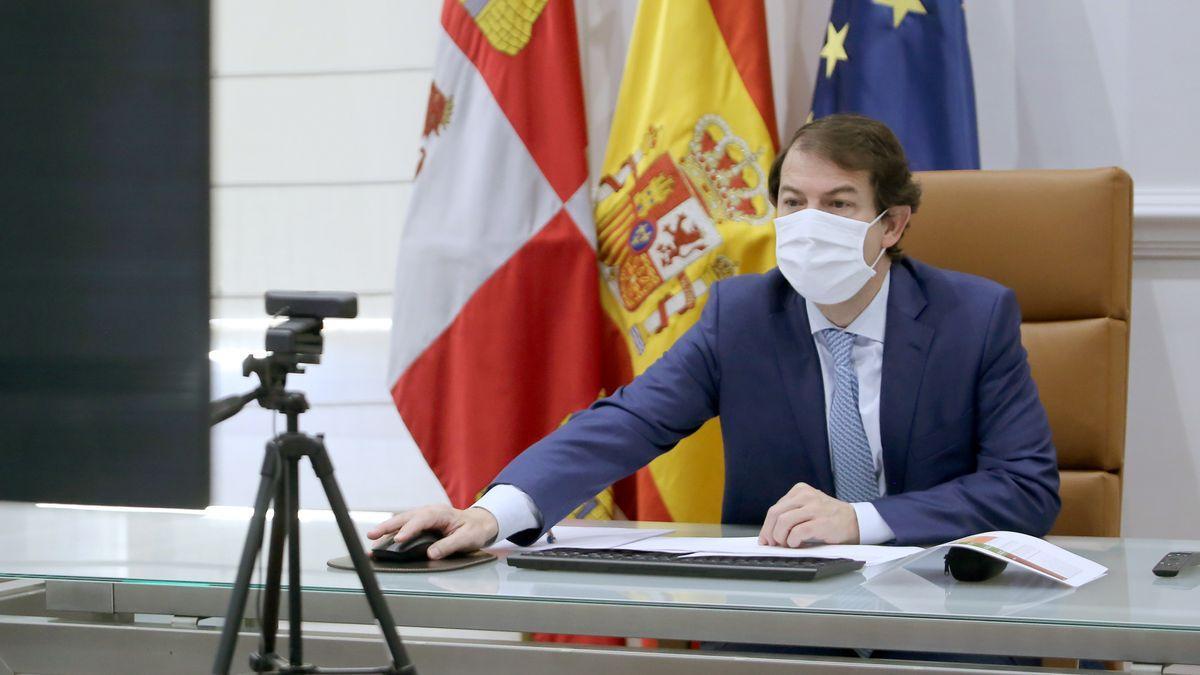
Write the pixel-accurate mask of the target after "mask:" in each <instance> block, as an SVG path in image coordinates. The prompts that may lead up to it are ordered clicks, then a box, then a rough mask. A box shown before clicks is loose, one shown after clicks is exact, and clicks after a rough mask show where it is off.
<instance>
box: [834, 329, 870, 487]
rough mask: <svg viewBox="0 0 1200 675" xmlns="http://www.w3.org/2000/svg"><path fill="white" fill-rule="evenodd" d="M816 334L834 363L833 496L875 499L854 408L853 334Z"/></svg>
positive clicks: (863, 437)
mask: <svg viewBox="0 0 1200 675" xmlns="http://www.w3.org/2000/svg"><path fill="white" fill-rule="evenodd" d="M820 334H821V337H822V338H823V339H824V340H825V346H826V347H828V348H829V353H830V354H832V355H833V364H834V368H833V370H834V382H833V400H832V401H830V403H829V446H830V449H831V450H832V454H833V484H834V488H835V489H836V490H837V494H836V495H834V496H836V497H837V498H838V499H840V500H842V501H844V502H850V503H854V502H869V501H871V500H873V499H877V498H878V497H879V485H878V483H877V482H876V480H875V460H874V458H872V456H871V444H870V443H868V442H867V432H866V431H864V430H863V422H862V414H861V413H860V412H859V409H858V373H857V372H855V370H854V359H853V358H851V352H852V350H853V348H854V333H847V332H846V331H842V330H837V329H836V328H826V329H825V330H822V331H821V332H820Z"/></svg>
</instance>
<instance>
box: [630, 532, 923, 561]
mask: <svg viewBox="0 0 1200 675" xmlns="http://www.w3.org/2000/svg"><path fill="white" fill-rule="evenodd" d="M617 548H625V549H632V550H637V551H660V552H666V553H689V554H691V555H697V556H699V555H736V556H778V557H789V558H805V557H807V558H850V559H851V560H861V561H863V562H864V563H866V565H867V566H871V565H879V564H882V563H886V562H890V561H892V560H899V559H900V558H906V557H908V556H910V555H913V554H914V553H919V552H921V551H922V550H923V549H920V548H917V547H915V546H859V545H853V546H851V545H840V546H834V545H820V546H806V547H804V548H785V547H783V546H763V545H762V544H759V543H758V537H655V538H653V539H646V540H643V541H639V542H636V543H633V544H626V545H623V546H619V547H617Z"/></svg>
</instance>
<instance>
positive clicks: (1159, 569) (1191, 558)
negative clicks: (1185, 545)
mask: <svg viewBox="0 0 1200 675" xmlns="http://www.w3.org/2000/svg"><path fill="white" fill-rule="evenodd" d="M1193 565H1200V551H1173V552H1171V553H1168V554H1166V555H1164V556H1163V557H1162V560H1159V561H1158V564H1157V565H1155V566H1154V574H1155V575H1157V576H1160V577H1173V576H1175V575H1177V574H1179V571H1180V570H1182V569H1184V568H1187V567H1191V566H1193Z"/></svg>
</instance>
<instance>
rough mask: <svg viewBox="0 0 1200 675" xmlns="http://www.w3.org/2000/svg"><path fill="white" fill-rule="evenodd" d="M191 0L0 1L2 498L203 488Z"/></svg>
mask: <svg viewBox="0 0 1200 675" xmlns="http://www.w3.org/2000/svg"><path fill="white" fill-rule="evenodd" d="M208 302H209V7H208V3H207V2H198V1H195V0H192V1H187V0H172V1H171V2H157V1H155V2H142V1H133V0H126V1H104V2H101V1H89V0H76V1H64V0H55V1H45V0H29V1H27V2H16V1H11V0H0V499H5V500H24V501H55V502H70V503H87V504H135V505H155V506H191V507H196V506H204V505H206V504H207V503H208V494H209V492H208V482H209V459H208V427H207V403H206V401H207V398H208V395H209V386H208V380H209V370H208V360H207V353H208V348H209V347H208V342H209V332H208Z"/></svg>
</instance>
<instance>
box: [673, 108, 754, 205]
mask: <svg viewBox="0 0 1200 675" xmlns="http://www.w3.org/2000/svg"><path fill="white" fill-rule="evenodd" d="M758 159H759V153H756V152H754V151H753V150H751V149H750V144H749V143H747V142H746V141H745V140H744V139H742V138H739V137H738V136H736V135H734V133H733V131H732V130H731V129H730V128H729V123H728V122H726V121H725V120H724V119H723V118H722V117H721V116H720V115H713V114H709V115H704V116H702V117H701V118H700V119H699V120H697V121H696V126H695V128H694V129H693V131H692V140H691V141H690V142H689V143H688V154H687V155H686V156H685V157H683V159H682V161H681V162H680V168H682V169H683V171H684V172H685V173H686V174H687V176H688V178H689V179H690V180H691V182H692V185H693V186H694V187H695V189H696V190H697V192H699V193H700V197H701V198H702V199H703V200H704V202H705V205H706V206H707V207H708V209H709V212H710V214H711V215H712V217H713V219H714V220H716V221H718V222H720V221H725V220H740V221H742V222H745V223H749V224H751V225H765V224H767V223H769V222H770V221H771V215H772V209H771V202H770V200H769V199H768V196H767V177H766V175H765V173H764V172H763V169H762V166H760V165H759V163H758Z"/></svg>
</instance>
